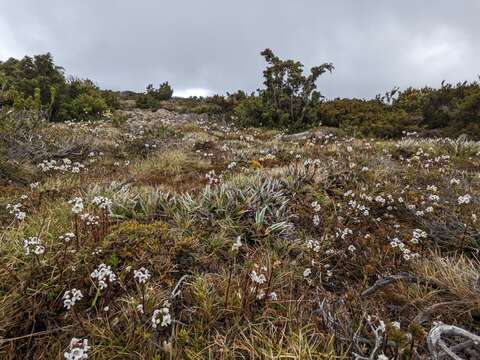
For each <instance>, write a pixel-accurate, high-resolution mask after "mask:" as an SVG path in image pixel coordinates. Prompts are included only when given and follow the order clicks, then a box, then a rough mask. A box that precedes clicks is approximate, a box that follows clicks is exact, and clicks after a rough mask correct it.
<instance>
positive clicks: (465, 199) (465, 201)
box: [457, 194, 472, 205]
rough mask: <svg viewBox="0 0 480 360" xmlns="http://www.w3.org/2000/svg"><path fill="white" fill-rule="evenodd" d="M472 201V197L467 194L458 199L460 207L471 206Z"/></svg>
mask: <svg viewBox="0 0 480 360" xmlns="http://www.w3.org/2000/svg"><path fill="white" fill-rule="evenodd" d="M471 200H472V196H471V195H469V194H465V195H463V196H459V197H458V200H457V201H458V205H462V204H470V201H471Z"/></svg>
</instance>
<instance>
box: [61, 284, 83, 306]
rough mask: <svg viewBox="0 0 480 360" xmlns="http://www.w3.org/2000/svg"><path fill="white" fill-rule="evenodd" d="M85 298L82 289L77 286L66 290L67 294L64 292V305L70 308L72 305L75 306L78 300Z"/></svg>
mask: <svg viewBox="0 0 480 360" xmlns="http://www.w3.org/2000/svg"><path fill="white" fill-rule="evenodd" d="M82 298H83V294H82V292H81V291H80V290H77V289H75V288H73V289H71V290H67V291H65V294H63V306H64V307H65V308H66V309H67V310H70V309H71V307H72V306H74V305H75V304H76V303H77V301H80V300H81V299H82Z"/></svg>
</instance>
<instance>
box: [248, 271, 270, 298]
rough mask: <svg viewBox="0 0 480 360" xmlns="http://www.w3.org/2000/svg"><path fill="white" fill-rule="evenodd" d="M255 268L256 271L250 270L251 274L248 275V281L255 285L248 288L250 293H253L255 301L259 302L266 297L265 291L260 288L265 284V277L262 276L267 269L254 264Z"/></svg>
mask: <svg viewBox="0 0 480 360" xmlns="http://www.w3.org/2000/svg"><path fill="white" fill-rule="evenodd" d="M255 268H256V269H257V270H252V272H251V273H250V279H251V280H252V282H253V283H254V284H256V285H255V286H252V287H250V291H251V292H252V293H255V295H256V297H257V299H259V300H261V299H263V298H264V297H265V295H266V293H265V290H264V289H262V288H260V287H261V286H262V285H264V284H265V283H266V282H267V277H266V276H265V274H264V273H266V272H267V267H266V266H261V267H259V266H258V265H257V264H255Z"/></svg>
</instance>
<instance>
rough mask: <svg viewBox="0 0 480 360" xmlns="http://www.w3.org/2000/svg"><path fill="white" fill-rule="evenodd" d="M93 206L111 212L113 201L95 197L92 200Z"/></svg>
mask: <svg viewBox="0 0 480 360" xmlns="http://www.w3.org/2000/svg"><path fill="white" fill-rule="evenodd" d="M92 204H93V205H95V206H97V207H98V208H100V209H104V210H109V209H110V207H111V206H112V200H110V199H109V198H107V197H104V196H95V197H94V198H93V200H92Z"/></svg>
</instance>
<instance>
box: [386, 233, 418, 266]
mask: <svg viewBox="0 0 480 360" xmlns="http://www.w3.org/2000/svg"><path fill="white" fill-rule="evenodd" d="M390 246H391V247H392V248H394V249H399V250H400V251H401V252H402V257H403V259H404V260H407V261H408V260H411V259H413V258H415V257H418V256H420V255H419V254H417V253H412V251H411V250H410V249H408V248H407V247H406V246H405V244H404V243H403V242H402V241H401V240H400V239H399V238H393V239H392V240H391V241H390Z"/></svg>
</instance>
